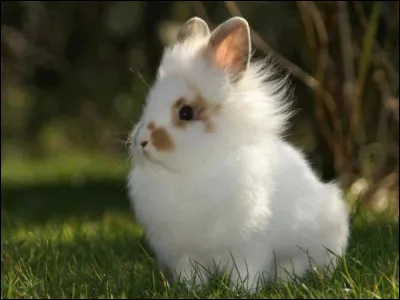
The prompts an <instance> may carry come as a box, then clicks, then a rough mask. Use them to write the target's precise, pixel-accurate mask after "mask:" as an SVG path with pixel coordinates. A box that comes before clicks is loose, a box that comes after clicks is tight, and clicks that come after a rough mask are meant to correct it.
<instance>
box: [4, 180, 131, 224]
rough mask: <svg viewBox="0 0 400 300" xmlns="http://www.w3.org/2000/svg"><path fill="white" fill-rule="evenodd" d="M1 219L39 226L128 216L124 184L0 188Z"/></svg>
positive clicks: (92, 183) (101, 182)
mask: <svg viewBox="0 0 400 300" xmlns="http://www.w3.org/2000/svg"><path fill="white" fill-rule="evenodd" d="M1 210H2V216H4V215H7V216H13V217H16V218H18V219H21V220H24V221H27V222H34V223H42V222H46V221H49V220H53V219H57V220H62V219H63V218H68V217H70V216H74V217H76V216H78V217H79V216H85V217H88V218H98V217H100V216H101V215H103V213H104V212H106V211H115V210H117V211H121V212H126V213H129V211H130V204H129V200H128V197H127V190H126V184H125V182H124V181H123V180H116V179H107V180H97V181H94V180H92V181H86V182H85V183H82V184H80V185H72V184H70V183H53V184H41V185H23V186H18V185H15V186H4V185H2V186H1Z"/></svg>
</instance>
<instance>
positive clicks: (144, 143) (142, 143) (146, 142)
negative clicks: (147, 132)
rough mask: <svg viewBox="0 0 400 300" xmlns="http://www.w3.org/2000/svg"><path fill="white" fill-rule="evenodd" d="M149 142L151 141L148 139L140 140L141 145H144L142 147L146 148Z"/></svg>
mask: <svg viewBox="0 0 400 300" xmlns="http://www.w3.org/2000/svg"><path fill="white" fill-rule="evenodd" d="M148 143H149V142H148V141H143V142H140V146H142V148H144V147H146V146H147V144H148Z"/></svg>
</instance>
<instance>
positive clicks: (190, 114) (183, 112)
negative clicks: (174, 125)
mask: <svg viewBox="0 0 400 300" xmlns="http://www.w3.org/2000/svg"><path fill="white" fill-rule="evenodd" d="M194 115H195V113H194V109H193V107H191V106H187V105H185V106H182V107H181V108H180V109H179V119H180V120H182V121H190V120H193V119H194Z"/></svg>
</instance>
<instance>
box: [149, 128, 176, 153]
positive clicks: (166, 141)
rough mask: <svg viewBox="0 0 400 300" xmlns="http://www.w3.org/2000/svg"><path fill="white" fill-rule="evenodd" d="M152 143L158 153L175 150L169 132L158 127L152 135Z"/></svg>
mask: <svg viewBox="0 0 400 300" xmlns="http://www.w3.org/2000/svg"><path fill="white" fill-rule="evenodd" d="M150 138H151V142H152V144H153V146H154V147H155V148H156V149H157V150H158V151H164V152H167V151H172V150H173V149H174V144H173V142H172V139H171V137H170V135H169V134H168V132H167V131H166V130H165V128H163V127H158V128H155V129H154V130H153V132H152V133H151V135H150Z"/></svg>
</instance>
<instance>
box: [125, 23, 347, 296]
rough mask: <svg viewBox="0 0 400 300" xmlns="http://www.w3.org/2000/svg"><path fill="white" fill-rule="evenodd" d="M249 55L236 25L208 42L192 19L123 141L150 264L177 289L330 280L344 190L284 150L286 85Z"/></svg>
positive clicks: (341, 232)
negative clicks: (226, 282) (317, 276)
mask: <svg viewBox="0 0 400 300" xmlns="http://www.w3.org/2000/svg"><path fill="white" fill-rule="evenodd" d="M250 57H251V42H250V29H249V25H248V23H247V21H246V20H245V19H243V18H240V17H233V18H230V19H229V20H227V21H226V22H224V23H222V24H221V25H220V26H218V27H217V28H216V29H215V30H214V31H213V32H211V33H210V30H209V28H208V26H207V24H206V23H205V22H204V21H203V20H201V19H200V18H197V17H194V18H191V19H190V20H188V21H187V22H186V23H185V24H184V25H183V26H182V28H181V29H180V31H179V33H178V36H177V40H176V42H175V43H174V44H173V45H171V46H169V47H167V49H166V50H165V52H164V54H163V57H162V61H161V64H160V67H159V69H158V73H157V78H156V80H155V83H154V84H153V86H152V87H151V88H150V91H149V94H148V97H147V99H146V104H145V107H144V110H143V113H142V115H141V118H140V121H139V122H138V123H137V124H136V126H135V127H134V129H133V131H132V134H131V136H130V138H131V153H132V157H133V160H134V168H133V169H132V171H131V172H130V174H129V178H128V188H129V196H130V199H131V201H132V208H133V210H134V212H135V214H136V219H137V221H138V222H139V224H141V225H142V226H143V228H144V230H145V233H146V236H147V239H148V242H149V245H150V247H151V248H152V250H153V251H154V253H155V255H156V258H157V260H158V262H159V264H160V265H161V266H162V267H163V268H167V269H168V270H169V271H171V272H172V273H174V274H175V276H176V277H175V279H181V280H184V282H188V281H187V280H192V279H193V278H194V277H195V278H194V282H196V283H197V284H200V283H201V282H206V281H207V279H208V278H209V276H210V272H211V273H212V271H213V270H215V271H218V270H219V271H221V270H225V271H226V272H228V273H230V274H231V282H232V283H235V284H234V285H232V287H233V288H234V287H236V286H237V285H236V283H238V282H239V284H240V283H244V282H246V283H247V287H248V288H254V287H255V283H256V282H258V280H259V279H262V278H261V276H263V278H265V279H267V280H268V279H280V280H284V281H285V280H291V278H293V276H302V275H305V273H306V272H307V271H308V270H312V269H315V268H316V269H319V270H321V271H324V270H325V271H329V274H331V273H332V271H333V270H335V268H336V266H337V257H340V256H341V255H343V254H344V253H345V251H346V248H347V242H348V235H349V212H348V208H347V205H346V203H345V201H344V200H343V197H342V192H341V191H340V189H339V188H338V187H337V186H336V185H335V184H334V183H323V182H321V180H320V179H319V178H318V177H317V176H316V174H315V173H314V172H313V170H312V169H311V167H310V165H309V164H308V162H307V161H306V159H305V158H304V156H303V154H302V153H301V152H300V151H299V150H297V149H296V148H294V147H293V146H292V145H290V144H289V143H288V142H286V141H284V140H283V131H284V130H285V125H286V124H287V120H288V116H289V113H288V107H289V106H288V105H287V104H288V101H287V97H286V95H287V93H285V91H286V90H287V89H285V87H286V86H285V82H284V81H282V80H280V81H276V80H275V81H272V80H271V79H270V77H271V74H272V71H271V69H270V68H265V63H260V62H258V63H254V62H250ZM210 270H211V271H210ZM325 271H324V272H325ZM195 274H196V276H194V275H195ZM325 274H327V273H325ZM238 280H241V281H238ZM281 282H282V281H281ZM253 290H254V289H253Z"/></svg>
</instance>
